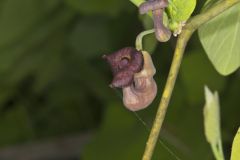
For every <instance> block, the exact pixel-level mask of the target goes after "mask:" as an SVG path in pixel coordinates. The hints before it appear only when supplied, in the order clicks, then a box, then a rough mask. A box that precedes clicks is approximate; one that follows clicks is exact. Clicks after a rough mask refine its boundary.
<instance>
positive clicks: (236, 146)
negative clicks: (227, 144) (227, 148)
mask: <svg viewBox="0 0 240 160" xmlns="http://www.w3.org/2000/svg"><path fill="white" fill-rule="evenodd" d="M239 159H240V128H239V129H238V132H237V134H236V136H235V138H234V140H233V145H232V154H231V160H239Z"/></svg>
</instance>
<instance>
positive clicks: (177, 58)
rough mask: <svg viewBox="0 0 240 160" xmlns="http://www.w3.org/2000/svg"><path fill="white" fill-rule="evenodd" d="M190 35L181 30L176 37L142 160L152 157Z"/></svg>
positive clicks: (186, 31)
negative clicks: (170, 63)
mask: <svg viewBox="0 0 240 160" xmlns="http://www.w3.org/2000/svg"><path fill="white" fill-rule="evenodd" d="M191 35H192V32H190V31H188V30H185V31H183V32H182V34H181V35H180V37H179V38H178V41H177V47H176V50H175V53H174V57H173V61H172V65H171V68H170V72H169V75H168V79H167V83H166V86H165V88H164V92H163V95H162V98H161V101H160V104H159V108H158V111H157V115H156V118H155V121H154V123H153V127H152V129H151V132H150V135H149V139H148V141H147V144H146V148H145V152H144V155H143V158H142V159H143V160H150V159H151V158H152V154H153V151H154V148H155V145H156V142H157V140H158V136H159V133H160V129H161V127H162V124H163V121H164V118H165V115H166V111H167V108H168V104H169V100H170V98H171V95H172V91H173V88H174V85H175V82H176V79H177V75H178V72H179V68H180V64H181V62H182V57H183V54H184V50H185V47H186V44H187V42H188V40H189V38H190V37H191Z"/></svg>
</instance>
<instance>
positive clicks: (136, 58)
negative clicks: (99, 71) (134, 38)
mask: <svg viewBox="0 0 240 160" xmlns="http://www.w3.org/2000/svg"><path fill="white" fill-rule="evenodd" d="M103 58H104V59H106V60H107V62H108V63H109V65H110V67H111V69H112V73H113V76H114V77H113V81H112V83H111V85H110V86H111V87H113V88H123V87H126V86H129V85H131V84H132V83H133V76H134V74H135V73H138V72H140V71H141V70H142V67H143V55H142V53H141V51H137V50H136V49H135V48H132V47H125V48H123V49H120V50H118V51H116V52H114V53H112V54H109V55H104V56H103Z"/></svg>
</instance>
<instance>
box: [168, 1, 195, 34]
mask: <svg viewBox="0 0 240 160" xmlns="http://www.w3.org/2000/svg"><path fill="white" fill-rule="evenodd" d="M195 7H196V0H170V1H169V5H168V7H167V11H168V16H169V19H170V20H169V27H170V29H171V30H172V31H174V32H178V31H179V30H181V28H182V25H183V23H185V22H186V21H187V20H188V19H189V17H190V16H191V14H192V12H193V11H194V9H195Z"/></svg>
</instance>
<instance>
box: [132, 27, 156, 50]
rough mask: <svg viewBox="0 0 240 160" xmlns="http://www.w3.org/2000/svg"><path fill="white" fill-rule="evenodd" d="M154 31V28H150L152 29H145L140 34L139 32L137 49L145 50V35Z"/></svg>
mask: <svg viewBox="0 0 240 160" xmlns="http://www.w3.org/2000/svg"><path fill="white" fill-rule="evenodd" d="M154 31H155V30H154V29H150V30H146V31H143V32H141V33H140V34H138V36H137V38H136V49H137V50H139V51H141V50H143V43H142V40H143V37H144V36H146V35H148V34H151V33H154Z"/></svg>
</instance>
